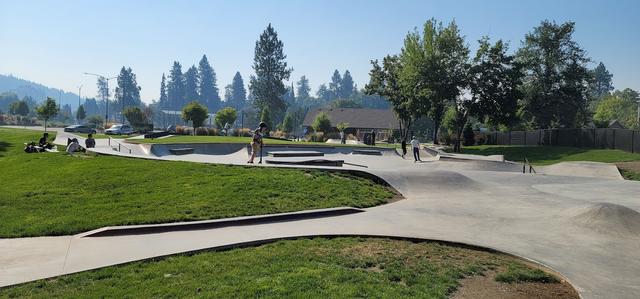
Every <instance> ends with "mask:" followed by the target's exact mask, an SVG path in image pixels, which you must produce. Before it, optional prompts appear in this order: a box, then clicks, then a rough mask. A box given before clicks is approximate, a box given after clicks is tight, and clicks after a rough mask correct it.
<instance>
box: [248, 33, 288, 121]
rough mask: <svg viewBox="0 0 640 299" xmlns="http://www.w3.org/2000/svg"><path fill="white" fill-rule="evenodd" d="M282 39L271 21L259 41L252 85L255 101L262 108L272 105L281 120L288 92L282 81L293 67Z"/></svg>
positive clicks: (256, 48) (274, 116) (273, 114)
mask: <svg viewBox="0 0 640 299" xmlns="http://www.w3.org/2000/svg"><path fill="white" fill-rule="evenodd" d="M286 58H287V56H286V55H285V54H284V52H283V44H282V41H280V40H279V39H278V33H276V31H275V30H274V29H273V27H272V26H271V24H269V25H268V26H267V29H265V30H264V32H263V33H262V34H261V35H260V38H259V39H258V41H256V47H255V54H254V58H253V70H254V71H255V73H256V75H255V76H252V77H251V80H250V83H249V89H250V90H251V94H252V95H253V96H254V97H255V101H254V105H256V108H258V109H259V110H263V109H264V108H266V107H269V108H270V110H271V111H270V112H271V114H272V115H271V116H272V118H273V119H274V120H276V121H278V120H281V119H282V118H283V117H284V112H285V111H286V109H287V105H286V103H285V102H284V100H283V98H282V97H283V95H284V93H285V92H286V88H285V86H284V83H283V81H284V80H288V79H289V76H290V75H291V71H292V69H290V68H288V67H287V62H286V61H285V59H286Z"/></svg>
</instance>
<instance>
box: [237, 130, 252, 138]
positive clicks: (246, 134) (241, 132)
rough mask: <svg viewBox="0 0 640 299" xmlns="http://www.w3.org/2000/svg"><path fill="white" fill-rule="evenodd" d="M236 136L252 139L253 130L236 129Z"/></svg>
mask: <svg viewBox="0 0 640 299" xmlns="http://www.w3.org/2000/svg"><path fill="white" fill-rule="evenodd" d="M235 133H236V134H235V135H236V136H242V137H251V130H250V129H248V128H242V129H236V130H235Z"/></svg>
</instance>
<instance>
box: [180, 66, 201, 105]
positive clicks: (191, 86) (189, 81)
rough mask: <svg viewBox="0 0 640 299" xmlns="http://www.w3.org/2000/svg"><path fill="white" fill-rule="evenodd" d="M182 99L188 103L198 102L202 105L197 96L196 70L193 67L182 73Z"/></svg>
mask: <svg viewBox="0 0 640 299" xmlns="http://www.w3.org/2000/svg"><path fill="white" fill-rule="evenodd" d="M184 97H185V99H186V100H187V101H188V102H191V101H198V102H200V103H201V104H202V101H200V95H199V94H198V70H197V69H196V66H195V65H194V66H191V67H190V68H189V69H188V70H187V72H186V73H184Z"/></svg>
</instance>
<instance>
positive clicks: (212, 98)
mask: <svg viewBox="0 0 640 299" xmlns="http://www.w3.org/2000/svg"><path fill="white" fill-rule="evenodd" d="M198 80H199V81H200V86H199V90H198V91H199V94H200V101H201V102H202V103H203V104H204V105H205V106H206V107H207V108H208V109H209V111H217V110H218V108H220V95H219V94H218V86H217V79H216V72H215V71H214V70H213V68H212V67H211V65H210V64H209V60H208V59H207V55H202V59H200V63H199V64H198Z"/></svg>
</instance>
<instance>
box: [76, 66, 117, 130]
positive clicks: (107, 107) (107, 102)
mask: <svg viewBox="0 0 640 299" xmlns="http://www.w3.org/2000/svg"><path fill="white" fill-rule="evenodd" d="M84 74H85V75H91V76H96V77H98V79H100V78H102V79H104V80H105V81H106V82H107V95H106V96H107V98H106V99H105V101H104V104H105V113H104V126H105V128H106V127H107V121H109V80H112V79H115V78H117V77H111V78H107V77H105V76H103V75H99V74H93V73H87V72H85V73H84Z"/></svg>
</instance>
